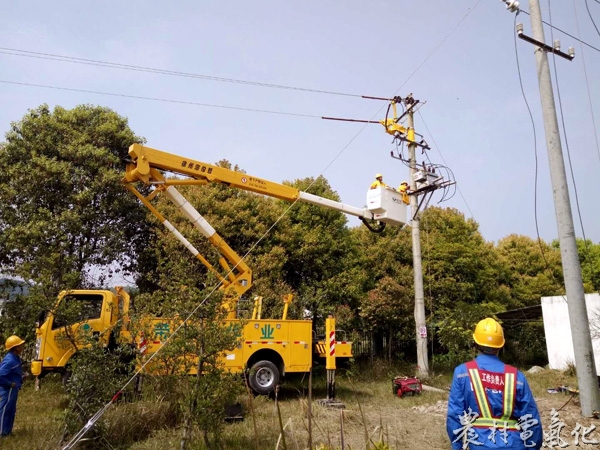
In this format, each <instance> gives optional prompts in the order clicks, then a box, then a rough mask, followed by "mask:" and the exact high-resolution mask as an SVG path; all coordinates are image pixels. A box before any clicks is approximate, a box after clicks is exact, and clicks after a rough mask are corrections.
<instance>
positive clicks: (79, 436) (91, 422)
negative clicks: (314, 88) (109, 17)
mask: <svg viewBox="0 0 600 450" xmlns="http://www.w3.org/2000/svg"><path fill="white" fill-rule="evenodd" d="M481 1H482V0H477V2H476V3H475V5H474V6H473V7H471V8H469V10H468V12H467V13H466V14H465V15H464V16H463V17H462V18H461V19H460V21H459V22H458V24H457V25H456V26H455V27H454V28H453V29H452V30H451V31H450V33H448V34H447V35H446V37H445V38H444V39H443V40H442V42H440V44H438V45H437V46H436V47H435V48H434V49H433V50H432V51H431V52H430V53H429V55H427V57H426V58H425V59H424V60H423V61H422V62H421V64H419V66H418V67H417V68H416V69H415V70H414V71H413V72H412V74H411V75H410V76H409V77H408V78H407V79H406V80H405V81H404V83H402V85H400V87H399V88H398V89H397V90H396V91H395V92H394V95H393V96H396V95H397V93H398V92H399V91H400V89H402V87H404V85H405V84H406V83H408V81H409V80H410V79H411V78H412V77H413V76H414V75H415V73H417V71H418V70H419V69H420V68H421V67H422V66H423V65H424V64H425V63H426V62H427V61H428V60H429V58H430V57H431V56H432V55H433V54H434V53H435V52H436V51H437V50H438V49H439V48H440V47H441V46H442V45H443V44H444V43H445V42H446V40H448V38H449V37H450V36H451V35H452V34H453V33H454V31H456V29H457V28H458V27H459V26H460V24H462V22H463V21H464V20H465V19H466V18H467V17H468V16H469V15H470V14H471V13H472V12H473V10H474V9H475V8H476V7H477V5H479V3H481ZM0 82H4V81H2V80H0ZM6 83H11V84H24V85H27V84H25V83H16V82H6ZM38 86H40V87H48V86H41V85H38ZM66 90H74V91H81V90H77V89H66ZM83 92H92V93H98V92H93V91H83ZM109 95H110V94H109ZM114 95H117V96H123V97H132V98H140V97H136V96H128V95H119V94H114ZM141 98H143V99H150V100H158V101H163V100H162V99H153V98H146V97H141ZM174 103H188V102H179V101H174ZM192 104H195V103H192ZM200 105H201V106H216V107H222V106H217V105H205V104H200ZM234 109H242V110H246V109H245V108H234ZM382 109H383V106H381V107H380V108H379V109H378V110H377V111H376V112H375V113H374V114H373V116H372V117H371V120H372V119H374V118H375V116H377V114H379V113H380V112H381V110H382ZM251 111H258V112H270V113H276V114H279V113H278V112H271V111H263V110H251ZM283 114H288V115H297V114H291V113H283ZM302 116H303V117H316V118H320V116H305V115H302ZM368 125H369V124H368V123H365V124H364V125H363V126H362V127H361V128H360V130H358V132H357V133H355V134H354V136H352V138H351V139H350V140H349V141H348V142H347V143H346V144H345V145H344V146H343V147H342V149H341V150H340V151H338V153H337V154H335V155H334V157H333V158H332V159H331V161H330V162H329V163H328V164H327V165H326V166H325V168H324V169H323V170H321V172H320V173H319V175H322V174H323V173H324V172H325V171H326V170H327V169H328V168H329V167H330V166H331V165H332V164H333V163H334V162H335V161H336V160H337V159H338V158H339V157H340V156H341V155H342V153H343V152H344V151H345V150H346V149H347V148H348V147H349V146H350V144H352V142H354V140H355V139H356V138H357V137H358V136H359V135H360V134H361V133H362V132H363V131H364V129H365V128H366V127H367V126H368ZM317 179H318V177H315V180H313V182H312V183H311V184H310V185H309V186H308V188H307V189H306V190H307V191H308V190H309V189H310V187H311V186H312V185H313V184H314V183H315V182H316V180H317ZM297 201H298V199H296V200H295V201H294V202H293V203H292V204H290V206H289V207H288V208H287V209H286V210H285V211H284V212H283V213H282V214H281V215H280V216H279V217H278V218H277V219H276V220H275V222H274V223H273V224H272V225H271V226H270V227H269V228H268V229H267V230H266V231H265V233H263V235H262V236H261V237H260V238H259V239H258V240H257V241H256V243H254V245H253V246H252V247H251V248H250V249H249V250H248V252H246V254H245V255H244V256H243V257H242V258H241V260H240V261H244V260H246V258H247V257H248V256H249V255H250V253H251V252H252V251H253V250H254V248H255V247H256V246H257V245H258V244H259V243H260V242H261V241H262V240H263V239H264V238H265V237H266V236H267V235H268V234H269V233H270V232H271V230H272V229H273V228H274V227H275V226H276V225H277V224H278V223H279V221H280V220H281V219H282V218H283V216H285V215H286V214H287V213H288V211H290V209H291V208H292V207H293V206H294V205H295V204H296V202H297ZM238 264H239V263H238ZM235 267H237V264H236V266H234V267H232V268H231V270H230V271H229V273H228V274H227V275H226V276H225V277H227V276H228V275H229V274H230V273H232V272H233V270H234V269H235ZM221 284H222V282H219V283H218V284H217V286H215V287H214V288H213V289H212V290H211V291H210V292H209V293H208V295H207V296H206V297H205V298H204V299H203V300H202V301H201V302H200V303H199V304H198V305H197V306H196V308H194V310H193V311H192V313H191V314H190V315H189V316H187V318H186V319H185V320H184V321H183V322H182V323H181V324H180V325H179V327H178V328H177V329H176V330H175V331H174V332H173V333H171V334H170V335H169V337H168V338H167V341H165V343H164V345H163V346H162V347H161V349H162V348H164V346H165V345H166V344H167V342H168V341H169V340H170V339H171V338H172V337H173V336H174V335H175V334H176V333H177V332H178V330H179V329H180V328H181V327H182V326H183V325H184V324H185V323H186V322H187V321H189V319H190V318H191V317H192V315H193V314H195V312H196V311H197V310H198V308H200V307H201V306H202V305H203V304H204V303H205V302H206V301H207V300H208V298H210V296H211V295H212V294H213V293H214V292H215V291H216V289H217V288H218V287H219V286H220V285H221ZM159 352H160V349H159V350H157V351H156V352H155V353H153V354H152V356H151V357H150V358H149V360H147V361H146V362H145V363H144V365H143V366H142V368H140V369H139V370H138V372H137V373H136V375H137V374H138V373H140V372H141V371H142V370H143V368H144V367H145V366H146V365H147V364H148V363H149V362H150V360H151V359H152V358H153V357H154V356H155V355H157V354H158V353H159ZM134 378H135V375H134V376H133V377H131V378H130V379H129V381H127V383H126V384H125V385H124V386H123V387H122V388H121V390H120V391H119V393H120V392H122V391H123V390H124V389H125V388H126V387H127V386H128V385H129V384H130V383H131V382H132V381H133V380H134ZM118 395H119V394H117V395H115V396H114V397H113V399H111V401H110V402H108V403H106V404H105V405H104V406H103V407H102V408H101V409H99V410H98V411H97V412H96V414H94V415H93V416H92V417H91V418H90V419H89V421H88V423H87V424H86V425H85V426H84V427H82V428H81V429H80V430H79V431H78V432H77V433H76V434H75V435H74V436H73V438H72V439H71V440H70V441H69V442H68V443H67V445H66V446H64V447H63V450H71V449H72V448H74V446H75V445H77V443H78V442H79V441H80V440H81V439H82V438H83V436H84V435H85V434H86V433H87V432H88V431H89V429H90V428H91V427H93V426H94V424H95V423H96V422H97V421H98V419H100V417H101V416H102V415H103V414H104V413H105V412H106V411H107V410H108V408H109V407H110V406H111V405H112V404H113V403H114V401H115V399H116V398H118Z"/></svg>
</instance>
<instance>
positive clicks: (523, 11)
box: [518, 0, 600, 52]
mask: <svg viewBox="0 0 600 450" xmlns="http://www.w3.org/2000/svg"><path fill="white" fill-rule="evenodd" d="M595 1H597V2H599V3H600V1H599V0H595ZM518 12H522V13H525V14H527V15H528V16H529V15H530V14H529V12H527V11H525V10H524V9H519V10H518ZM542 22H543V23H545V24H546V25H548V26H549V27H551V28H554V29H555V30H556V31H560V32H561V33H563V34H565V35H566V36H569V37H570V38H573V39H575V40H576V41H578V42H579V43H581V44H583V45H587V46H588V47H589V48H591V49H593V50H596V51H597V52H600V48H598V47H594V46H593V45H592V44H588V43H587V42H585V41H584V40H582V39H580V38H578V37H575V36H573V35H572V34H569V33H567V32H566V31H565V30H561V29H560V28H558V27H555V26H554V25H552V24H551V23H548V22H546V21H545V20H542ZM596 30H597V28H596Z"/></svg>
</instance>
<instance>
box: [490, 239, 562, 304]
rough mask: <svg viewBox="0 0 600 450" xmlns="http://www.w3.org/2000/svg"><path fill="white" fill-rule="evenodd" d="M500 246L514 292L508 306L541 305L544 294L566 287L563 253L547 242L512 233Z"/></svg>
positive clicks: (507, 282) (506, 279) (507, 283)
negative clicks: (563, 272)
mask: <svg viewBox="0 0 600 450" xmlns="http://www.w3.org/2000/svg"><path fill="white" fill-rule="evenodd" d="M496 250H497V253H498V255H499V260H500V262H501V265H502V271H503V276H502V282H503V284H504V285H505V286H506V287H507V288H508V289H509V294H510V300H509V302H508V303H507V305H506V306H507V309H514V308H522V307H524V306H532V305H539V304H540V297H542V296H545V295H558V294H561V293H562V292H563V291H564V289H563V287H562V283H563V280H562V268H561V262H560V253H559V252H558V250H556V249H554V248H552V247H551V246H549V245H548V244H546V243H545V242H543V241H541V242H537V241H536V240H534V239H532V238H530V237H528V236H520V235H516V234H511V235H510V236H506V237H505V238H503V239H500V241H498V245H497V246H496Z"/></svg>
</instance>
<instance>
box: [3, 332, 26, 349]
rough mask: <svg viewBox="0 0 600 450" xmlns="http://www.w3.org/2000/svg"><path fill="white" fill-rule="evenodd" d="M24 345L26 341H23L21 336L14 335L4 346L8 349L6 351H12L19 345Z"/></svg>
mask: <svg viewBox="0 0 600 450" xmlns="http://www.w3.org/2000/svg"><path fill="white" fill-rule="evenodd" d="M24 343H25V341H24V340H23V339H21V338H20V337H19V336H16V335H12V336H11V337H9V338H8V339H7V340H6V343H5V344H4V346H5V347H6V350H10V349H11V348H14V347H17V346H18V345H21V344H24Z"/></svg>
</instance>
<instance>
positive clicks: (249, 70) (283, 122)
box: [0, 0, 600, 242]
mask: <svg viewBox="0 0 600 450" xmlns="http://www.w3.org/2000/svg"><path fill="white" fill-rule="evenodd" d="M527 3H528V2H526V1H524V2H522V6H523V7H524V9H525V10H528V5H527ZM549 3H550V2H549V1H544V0H542V12H543V16H544V20H546V21H547V22H550V14H549V12H550V11H549V5H548V4H549ZM167 5H168V6H167ZM575 8H577V12H578V21H577V20H576V15H575ZM589 8H590V11H591V13H592V16H593V18H594V19H595V21H596V24H597V25H600V4H598V3H596V2H593V1H589ZM551 14H552V16H551V17H552V23H553V24H554V25H555V26H556V27H558V28H560V29H562V30H565V31H567V32H569V33H570V34H572V35H574V36H580V37H581V39H582V40H584V41H586V42H587V43H589V44H591V45H593V46H595V47H596V48H600V35H599V34H598V33H597V32H596V30H595V28H594V26H593V24H592V22H591V20H590V17H589V15H588V13H587V11H586V5H585V2H584V0H574V1H563V2H557V1H554V2H552V11H551ZM465 16H466V18H465ZM462 19H464V20H463V21H462V22H461V20H462ZM517 21H520V22H523V23H524V28H525V33H526V34H529V35H532V33H531V26H530V22H529V16H527V15H526V14H524V13H521V14H520V15H519V16H518V18H517ZM459 22H460V25H458V24H459ZM578 23H579V25H578ZM457 25H458V27H457ZM456 27H457V28H456ZM578 27H579V29H578ZM455 28H456V29H455ZM454 29H455V31H454V32H452V31H453V30H454ZM449 34H450V36H449V37H448V38H447V39H446V37H447V36H448V35H449ZM554 38H555V39H556V38H560V40H561V45H562V48H563V50H564V49H566V48H567V47H569V46H574V47H575V49H576V53H577V56H576V58H575V60H574V61H572V62H569V61H567V60H564V59H561V58H557V59H556V68H557V71H558V80H559V82H560V84H559V87H560V94H561V98H562V104H563V108H564V120H565V125H566V130H567V139H568V144H569V150H570V155H571V161H572V163H573V173H574V175H575V179H576V185H577V189H578V193H579V206H580V209H581V217H582V219H583V225H584V228H585V233H586V235H587V237H588V238H591V239H592V240H593V241H594V242H599V241H600V226H599V225H600V208H599V205H600V201H599V200H598V196H599V193H600V176H598V175H599V174H600V150H599V149H598V147H597V143H596V140H595V136H594V127H596V129H597V128H599V127H600V83H599V82H598V74H599V73H600V51H596V50H593V49H590V48H589V47H583V51H584V53H583V54H582V47H581V46H580V44H579V43H578V42H577V41H576V40H574V39H573V38H570V37H568V36H564V35H562V34H561V33H559V32H558V31H554ZM445 39H446V40H445ZM546 40H547V41H548V42H550V40H551V36H550V29H549V28H548V27H546ZM442 42H443V43H442ZM440 44H441V46H440ZM0 47H2V49H1V50H0V52H2V53H0V68H1V73H0V80H2V81H3V82H1V83H0V105H1V107H0V132H1V133H2V134H3V135H4V133H6V131H7V130H8V129H9V126H10V123H11V122H12V121H17V120H20V119H21V118H22V117H23V115H24V114H25V113H26V112H27V109H29V108H35V107H37V106H39V105H40V104H42V103H47V104H49V105H50V106H51V107H54V106H56V105H60V106H63V107H65V108H72V107H74V106H76V105H78V104H82V103H90V104H97V105H103V106H107V107H109V108H112V109H114V110H115V111H116V112H118V113H119V114H121V115H123V116H126V117H127V118H128V119H129V123H130V126H131V128H132V129H133V130H134V132H135V133H136V134H138V135H141V136H144V137H145V138H146V139H147V144H148V145H149V146H151V147H154V148H158V149H161V150H164V151H168V152H171V153H176V154H180V155H184V156H188V157H191V158H194V159H198V160H201V161H205V162H209V163H214V162H216V161H218V160H221V159H228V160H229V161H231V162H232V163H234V164H238V165H239V166H240V167H241V168H243V169H244V170H246V172H248V173H249V174H252V175H256V176H259V177H262V178H266V179H269V180H272V181H282V180H293V179H296V178H304V177H308V176H317V175H319V174H321V173H323V175H324V176H325V177H326V178H327V179H328V180H329V182H330V184H331V186H332V187H333V189H334V190H336V191H337V192H338V193H339V195H340V196H341V198H342V201H343V202H345V203H349V204H352V205H354V206H363V205H364V203H365V193H366V189H367V188H368V186H369V184H370V183H371V181H372V180H373V176H374V174H375V173H376V172H381V173H383V174H384V177H385V178H384V179H385V181H387V182H389V183H390V184H392V185H394V186H396V185H397V184H399V183H400V182H401V181H402V180H403V179H405V178H406V177H407V169H406V168H405V166H404V165H402V164H401V163H400V162H399V161H397V160H394V159H392V158H391V157H390V151H391V150H392V149H393V148H394V147H393V145H392V143H391V137H390V136H389V135H386V134H385V133H384V131H383V127H381V126H379V125H368V126H366V127H363V125H361V124H355V123H346V122H331V121H325V120H321V119H320V118H319V117H320V116H336V117H346V118H355V119H371V118H376V119H382V118H383V117H384V115H385V110H384V109H381V108H385V106H386V105H385V103H384V102H378V101H374V100H365V99H361V98H357V97H353V96H345V95H332V94H325V93H313V92H308V91H300V90H292V89H278V88H273V87H263V86H256V85H249V84H243V83H230V82H222V81H214V80H206V79H198V78H190V77H181V76H168V75H162V74H156V73H145V72H142V71H136V70H122V69H115V68H107V67H98V66H94V65H82V64H73V63H67V62H60V61H53V60H49V59H42V58H32V57H24V56H15V55H11V54H7V53H15V51H14V50H20V51H28V52H39V53H46V54H53V55H64V56H69V57H76V58H85V59H90V60H100V61H108V62H114V63H120V64H127V65H132V66H143V67H150V68H156V69H162V70H169V71H176V72H187V73H192V74H199V75H206V76H211V77H222V78H229V79H237V80H245V81H252V82H258V83H271V84H277V85H284V86H290V87H300V88H307V89H314V90H322V91H333V92H338V93H348V94H358V95H371V96H382V97H391V96H393V95H400V96H405V95H406V94H408V93H413V95H414V96H415V98H418V99H420V100H423V101H426V102H427V103H426V104H425V105H424V106H423V107H422V109H421V110H420V114H417V115H416V116H415V120H416V122H415V126H416V130H417V132H419V133H421V134H423V135H424V136H425V138H426V140H427V141H428V142H429V143H430V144H431V145H432V150H431V151H430V152H429V157H430V159H431V160H432V161H433V162H436V163H442V164H447V165H448V166H449V167H450V168H451V169H452V171H453V172H454V174H455V176H456V181H457V182H458V186H459V187H460V191H461V193H462V196H461V195H460V194H458V193H457V195H456V196H455V197H454V198H453V199H451V200H450V201H448V202H445V203H442V204H441V205H442V206H451V207H454V208H457V209H459V210H460V211H462V212H464V214H465V215H466V216H467V217H471V216H472V217H473V218H474V219H475V220H476V221H477V222H478V223H479V224H480V228H481V232H482V233H483V236H484V237H485V238H486V239H487V240H491V241H497V240H499V239H501V238H502V237H504V236H507V235H509V234H511V233H518V234H525V235H529V236H532V237H535V236H536V231H535V221H534V200H535V198H534V177H535V155H534V139H533V130H532V125H531V121H530V118H529V114H528V112H527V109H526V106H525V103H524V100H523V98H522V95H521V90H520V87H519V77H518V72H517V66H516V62H515V44H514V15H513V14H511V13H509V12H507V11H506V10H505V8H504V4H503V3H502V2H501V1H498V0H480V1H477V0H453V1H448V0H427V1H416V0H413V1H410V2H409V1H383V0H372V1H368V2H367V1H362V2H359V1H354V0H350V1H346V2H332V1H319V2H317V1H306V2H282V1H255V2H248V1H228V2H208V1H202V2H198V1H181V2H157V1H153V2H150V1H132V0H130V1H126V2H116V1H104V2H76V1H63V2H41V1H28V2H17V1H4V2H2V3H1V4H0ZM436 48H437V49H436ZM8 49H13V50H8ZM517 49H518V54H519V58H520V64H521V73H522V78H523V83H524V89H525V93H526V95H527V98H528V100H529V103H530V106H531V109H532V113H533V116H534V120H535V126H536V131H537V138H538V148H537V150H538V164H539V173H538V190H537V205H538V220H539V228H540V234H541V237H542V238H543V239H545V240H552V239H555V238H556V237H557V226H556V219H555V215H554V205H553V199H552V188H551V185H550V179H549V169H548V163H547V161H548V158H547V152H546V144H545V138H544V130H543V123H542V118H541V108H540V100H539V90H538V85H537V77H536V68H535V60H534V54H533V47H532V46H531V44H528V43H526V42H524V41H521V40H518V42H517ZM16 53H20V54H21V55H23V53H21V52H16ZM30 55H31V54H30ZM37 56H41V55H37ZM424 61H425V62H424ZM584 61H585V66H586V69H587V76H588V79H589V83H590V86H589V89H590V90H589V95H590V96H591V104H592V106H593V108H594V109H593V111H594V113H595V117H596V124H595V125H594V123H593V121H592V115H591V110H590V100H589V97H588V87H587V84H586V77H585V72H584ZM550 63H551V69H552V67H553V66H552V59H550ZM552 70H553V69H552ZM415 71H416V72H415ZM553 76H554V74H553ZM6 82H14V83H25V84H29V85H28V86H25V85H17V84H7V83H6ZM554 82H555V88H556V80H554ZM31 85H45V86H53V87H56V88H68V89H78V90H83V91H98V92H105V93H112V94H119V95H124V96H122V97H119V96H110V95H102V94H93V93H86V92H75V91H69V90H64V89H49V88H43V87H35V86H31ZM127 95H128V96H138V97H152V98H160V99H165V100H172V101H179V102H191V103H202V104H214V105H221V106H231V107H237V108H247V109H258V110H269V111H276V112H280V113H292V114H298V115H306V116H308V117H305V116H295V115H284V114H268V113H264V112H252V111H242V110H234V109H225V108H214V107H207V106H200V105H197V104H196V105H194V104H185V103H176V102H161V101H152V100H144V99H134V98H129V97H125V96H127ZM557 100H558V99H557ZM559 122H560V116H559ZM363 128H364V129H363ZM561 133H562V131H561ZM563 143H564V135H563ZM563 151H564V152H565V157H566V147H565V146H564V145H563ZM421 159H424V157H422V156H420V157H419V160H421ZM567 170H568V166H567ZM570 187H571V191H570V192H571V200H572V204H573V212H574V214H575V219H576V230H577V235H578V236H581V234H582V233H581V227H580V224H579V221H578V218H577V209H576V208H575V203H574V192H573V186H572V184H571V186H570ZM463 197H464V198H463ZM438 198H439V195H438V197H434V199H433V201H432V204H435V203H436V200H437V199H438ZM350 224H351V225H356V224H358V221H357V220H356V219H351V220H350Z"/></svg>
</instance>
